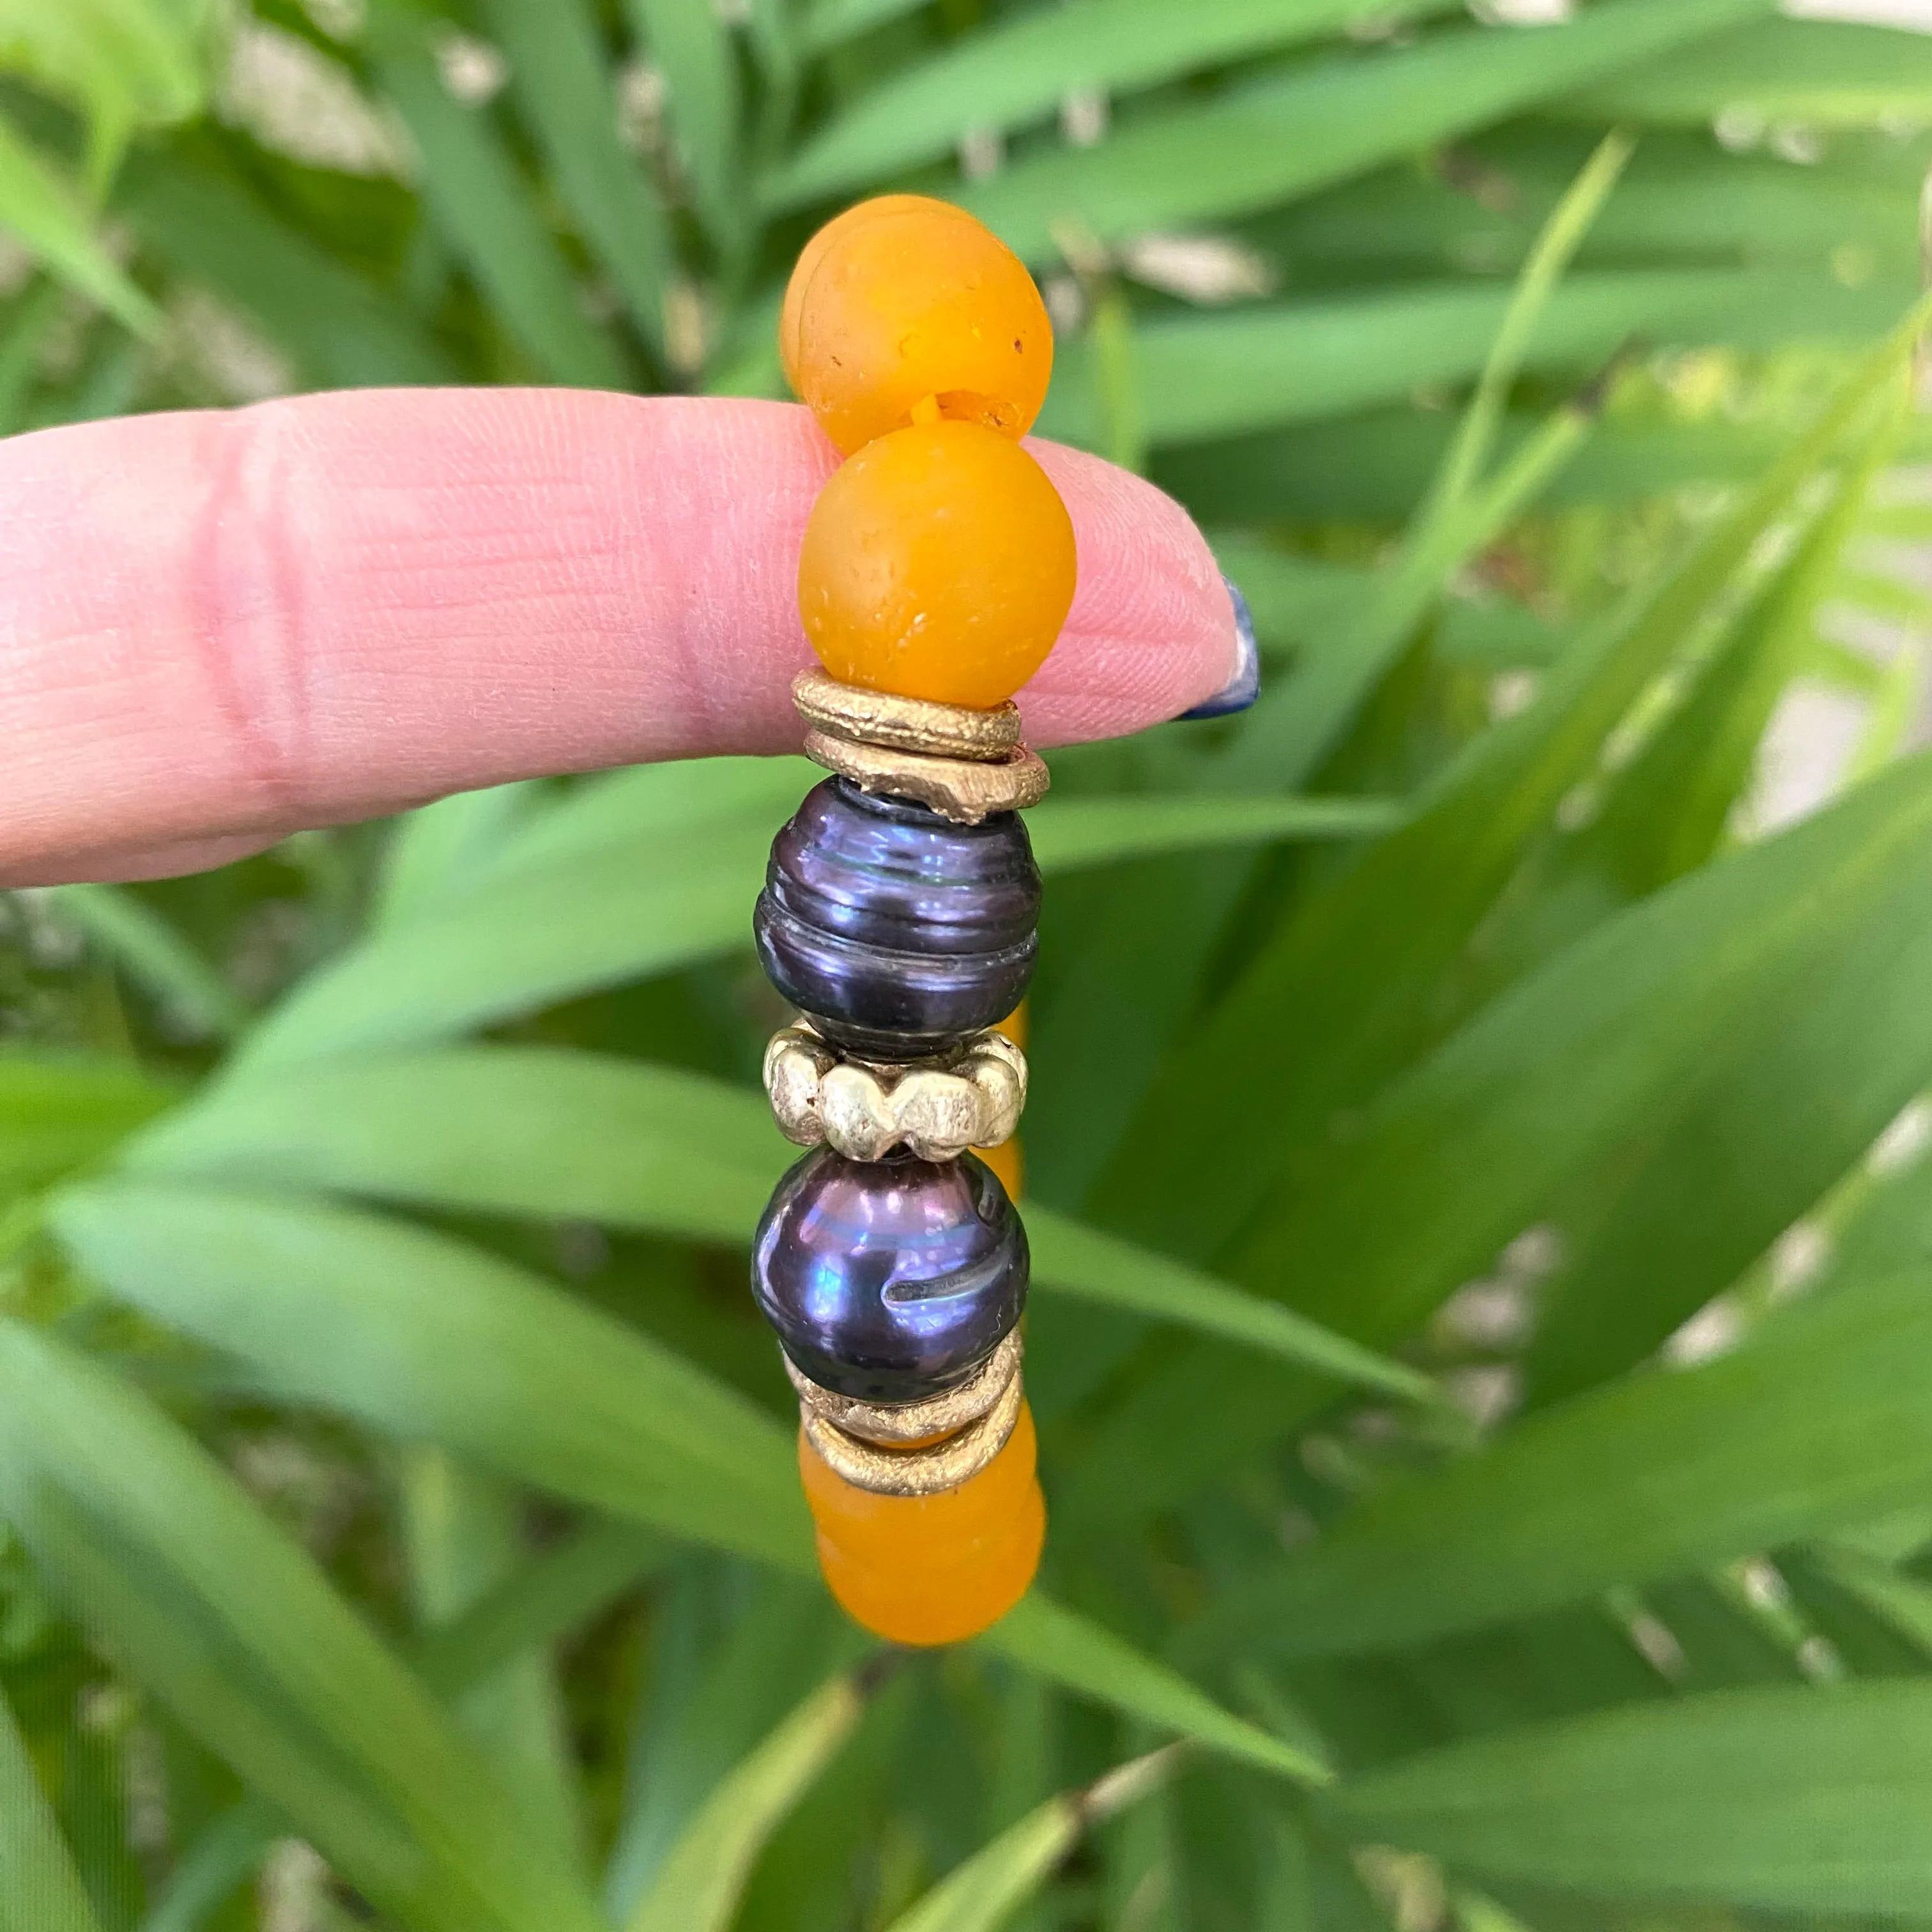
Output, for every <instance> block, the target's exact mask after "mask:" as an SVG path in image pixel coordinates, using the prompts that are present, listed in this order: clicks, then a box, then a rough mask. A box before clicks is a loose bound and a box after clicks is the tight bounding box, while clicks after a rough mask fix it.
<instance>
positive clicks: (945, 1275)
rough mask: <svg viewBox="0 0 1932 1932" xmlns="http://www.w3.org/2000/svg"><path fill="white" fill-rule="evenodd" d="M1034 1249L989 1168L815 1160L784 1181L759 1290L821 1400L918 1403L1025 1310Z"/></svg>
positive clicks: (960, 1374)
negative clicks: (824, 1394)
mask: <svg viewBox="0 0 1932 1932" xmlns="http://www.w3.org/2000/svg"><path fill="white" fill-rule="evenodd" d="M1026 1288H1027V1241H1026V1233H1025V1229H1022V1226H1020V1217H1019V1215H1018V1214H1016V1213H1015V1212H1014V1211H1013V1203H1012V1202H1010V1201H1009V1200H1008V1199H1007V1192H1006V1190H1005V1189H1004V1188H1003V1187H1001V1185H1000V1183H999V1181H998V1178H997V1177H996V1176H995V1175H994V1173H993V1172H992V1169H989V1167H988V1166H986V1163H984V1162H983V1161H980V1160H975V1159H974V1157H972V1156H971V1154H962V1156H961V1157H960V1158H959V1160H949V1161H929V1160H913V1158H912V1157H910V1156H909V1155H906V1156H900V1157H895V1158H892V1159H889V1160H882V1161H856V1160H847V1159H846V1158H845V1157H844V1155H843V1154H834V1153H833V1152H832V1150H831V1149H830V1148H819V1149H817V1151H815V1152H814V1153H811V1154H807V1155H806V1156H805V1158H804V1160H802V1161H800V1162H799V1163H798V1164H797V1166H795V1167H794V1168H793V1169H792V1170H791V1171H790V1173H788V1174H787V1175H786V1176H785V1178H784V1179H783V1180H782V1181H780V1182H779V1183H778V1188H777V1191H776V1192H775V1193H774V1194H773V1195H772V1199H771V1202H770V1205H769V1206H768V1207H767V1208H766V1210H765V1214H764V1219H763V1220H762V1221H760V1223H758V1232H757V1238H756V1240H755V1241H754V1244H753V1245H752V1249H751V1292H752V1293H753V1294H754V1295H755V1296H756V1297H757V1302H758V1306H759V1307H760V1308H761V1309H763V1311H764V1313H765V1316H766V1319H767V1320H769V1322H770V1323H771V1324H772V1327H773V1328H775V1329H776V1330H777V1331H778V1340H779V1341H780V1342H781V1343H782V1344H783V1345H784V1351H785V1353H786V1354H787V1355H789V1356H790V1358H791V1359H792V1360H793V1362H795V1363H796V1364H797V1365H798V1367H799V1368H800V1369H801V1370H803V1372H804V1373H805V1374H806V1375H808V1376H810V1377H811V1379H812V1380H813V1381H814V1382H817V1384H818V1385H819V1386H820V1388H829V1389H833V1390H835V1391H837V1392H838V1394H841V1395H847V1396H853V1397H857V1398H858V1399H859V1400H861V1401H865V1402H877V1403H900V1402H917V1401H919V1400H922V1398H923V1397H927V1396H929V1395H932V1394H937V1393H938V1391H940V1390H941V1389H944V1388H950V1387H951V1386H952V1385H953V1384H954V1383H955V1382H960V1381H962V1380H964V1379H965V1377H966V1376H968V1375H970V1374H971V1373H972V1371H973V1370H974V1369H975V1368H977V1367H978V1366H979V1365H980V1363H982V1362H983V1361H985V1360H986V1358H987V1357H988V1356H989V1355H991V1354H992V1352H993V1351H994V1350H995V1349H996V1348H998V1346H999V1345H1000V1343H1001V1342H1002V1341H1003V1340H1005V1338H1006V1336H1007V1331H1009V1330H1010V1328H1012V1327H1013V1324H1014V1323H1015V1322H1017V1321H1018V1320H1019V1316H1020V1310H1021V1307H1022V1304H1024V1303H1025V1299H1026Z"/></svg>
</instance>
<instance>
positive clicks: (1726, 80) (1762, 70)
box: [1565, 20, 1932, 127]
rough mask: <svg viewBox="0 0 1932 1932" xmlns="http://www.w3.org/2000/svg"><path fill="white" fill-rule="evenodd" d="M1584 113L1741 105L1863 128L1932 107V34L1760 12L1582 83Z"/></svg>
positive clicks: (1702, 120)
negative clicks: (1603, 79) (1605, 78)
mask: <svg viewBox="0 0 1932 1932" xmlns="http://www.w3.org/2000/svg"><path fill="white" fill-rule="evenodd" d="M1565 106H1566V107H1568V109H1569V110H1570V111H1571V112H1573V113H1577V114H1579V115H1584V116H1586V117H1587V118H1591V119H1596V118H1600V117H1601V118H1604V119H1607V120H1615V121H1670V122H1676V123H1679V124H1687V125H1689V126H1693V127H1705V126H1708V125H1709V124H1710V123H1711V122H1712V121H1715V120H1716V119H1717V118H1718V115H1721V114H1723V113H1725V112H1726V111H1727V110H1729V111H1730V112H1731V113H1733V114H1735V113H1738V112H1739V111H1740V110H1743V111H1746V112H1748V113H1751V114H1753V115H1757V116H1758V117H1760V125H1762V124H1763V123H1765V122H1768V121H1802V122H1805V123H1806V124H1809V125H1811V126H1814V127H1876V126H1879V125H1881V124H1883V123H1884V122H1885V121H1888V120H1889V119H1892V118H1917V119H1922V118H1924V116H1925V115H1927V114H1928V113H1932V41H1928V40H1927V38H1926V37H1925V36H1924V34H1919V33H1911V32H1906V31H1901V30H1900V29H1897V28H1890V27H1869V26H1858V25H1855V24H1854V23H1852V22H1849V21H1844V20H1766V21H1763V22H1761V23H1760V24H1759V25H1757V26H1752V27H1741V28H1738V29H1737V30H1736V31H1735V32H1733V33H1730V34H1725V35H1724V36H1723V37H1722V38H1721V39H1713V40H1709V41H1708V42H1706V43H1705V45H1703V46H1701V47H1700V48H1699V49H1697V58H1696V59H1695V60H1694V61H1675V60H1670V61H1666V60H1660V61H1658V62H1655V63H1654V64H1651V65H1646V66H1645V67H1643V68H1639V69H1637V71H1634V72H1631V73H1629V74H1623V75H1621V76H1619V77H1618V79H1616V80H1614V81H1611V82H1608V83H1605V84H1604V85H1603V86H1598V87H1592V88H1590V89H1588V90H1586V91H1585V92H1580V93H1579V94H1577V95H1575V96H1574V97H1573V98H1572V99H1571V101H1568V102H1567V103H1566V104H1565Z"/></svg>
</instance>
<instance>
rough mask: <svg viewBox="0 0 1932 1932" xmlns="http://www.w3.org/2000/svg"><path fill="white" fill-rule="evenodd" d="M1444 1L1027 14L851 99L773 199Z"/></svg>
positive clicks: (788, 202)
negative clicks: (1084, 93) (1101, 97)
mask: <svg viewBox="0 0 1932 1932" xmlns="http://www.w3.org/2000/svg"><path fill="white" fill-rule="evenodd" d="M1441 7H1442V0H1393V4H1385V5H1372V4H1370V0H1197V4H1196V5H1193V6H1190V7H1173V6H1170V5H1167V4H1166V0H1077V4H1075V5H1070V6H1067V7H1055V8H1054V9H1053V10H1051V11H1049V12H1046V13H1035V14H1032V15H1022V16H1021V17H1019V18H1017V19H1014V20H1007V21H1005V22H1003V23H1001V24H1000V25H998V26H994V27H991V28H986V29H983V31H980V32H979V33H977V34H972V35H971V36H969V37H967V38H965V39H964V40H962V41H961V42H960V43H959V44H958V45H956V46H953V47H951V48H949V49H947V51H946V52H944V53H941V54H939V55H935V57H934V58H932V59H931V60H929V61H927V62H925V63H924V64H923V65H921V66H919V67H916V68H913V69H912V70H911V71H910V72H907V73H904V74H898V75H895V77H893V78H892V80H889V81H887V82H886V83H884V84H883V86H880V87H877V88H875V89H873V91H872V92H871V93H870V94H868V95H866V96H865V98H864V99H863V100H862V101H860V102H859V104H858V105H857V106H856V107H853V108H851V109H850V110H847V113H844V115H841V117H840V118H838V120H836V121H834V122H833V123H832V125H831V126H830V127H827V128H826V129H825V130H823V133H820V134H818V135H817V136H814V138H813V139H811V140H810V141H808V142H807V143H806V144H805V146H804V147H803V148H802V149H800V150H799V152H798V153H797V154H795V155H793V157H792V158H791V159H790V160H789V161H788V162H787V163H785V165H784V166H783V167H782V168H781V169H779V170H778V172H777V173H776V174H775V175H773V176H772V178H770V179H769V180H768V181H766V182H765V183H764V184H763V186H762V189H761V192H760V199H761V200H762V201H763V202H764V204H765V205H766V206H767V207H768V208H793V207H796V206H797V205H799V204H800V203H801V202H809V201H817V200H820V199H823V198H824V197H825V196H828V195H831V194H834V193H838V191H840V190H843V189H850V188H853V187H858V186H859V185H860V184H863V183H865V182H868V181H871V180H873V179H874V178H876V177H877V175H881V174H883V173H885V172H887V171H889V170H890V169H899V168H903V167H904V166H907V164H908V163H913V162H916V161H924V160H933V159H935V158H936V157H938V156H941V155H943V154H946V153H947V152H948V151H950V149H951V148H952V147H953V145H954V143H955V142H957V141H959V140H960V139H962V137H963V136H965V135H967V134H969V133H973V132H974V131H975V130H995V131H998V130H1004V129H1005V128H1008V127H1016V126H1019V124H1022V123H1023V122H1025V121H1031V120H1035V119H1037V118H1040V116H1042V115H1046V114H1050V113H1052V111H1053V110H1054V109H1055V107H1058V105H1059V104H1060V102H1061V100H1062V98H1064V96H1066V95H1068V94H1070V93H1072V92H1075V91H1076V90H1078V89H1091V90H1094V91H1097V92H1104V93H1109V94H1112V93H1118V92H1123V91H1124V90H1125V89H1130V88H1134V87H1145V86H1148V85H1150V84H1151V83H1154V82H1157V81H1161V80H1169V79H1171V78H1172V77H1176V76H1178V75H1181V74H1186V73H1188V72H1190V71H1193V70H1196V69H1199V68H1205V67H1211V66H1214V65H1218V64H1219V63H1220V62H1225V61H1230V60H1235V59H1238V58H1240V56H1241V55H1244V54H1249V53H1253V52H1258V51H1259V50H1260V49H1262V48H1264V47H1270V46H1288V45H1291V44H1292V43H1295V42H1296V41H1298V40H1312V39H1313V38H1314V37H1316V36H1317V35H1319V34H1324V33H1326V32H1328V31H1331V30H1333V29H1334V28H1337V27H1340V26H1345V25H1346V23H1349V21H1350V20H1356V19H1360V18H1361V17H1364V16H1365V15H1367V14H1368V13H1371V12H1373V13H1375V14H1376V17H1377V18H1378V19H1379V20H1389V19H1397V20H1400V19H1402V18H1403V17H1415V15H1418V14H1422V13H1433V12H1436V11H1439V10H1441Z"/></svg>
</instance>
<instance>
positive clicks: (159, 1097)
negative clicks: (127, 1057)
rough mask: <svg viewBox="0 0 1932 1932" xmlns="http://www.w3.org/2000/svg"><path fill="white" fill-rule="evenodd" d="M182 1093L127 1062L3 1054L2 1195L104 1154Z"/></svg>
mask: <svg viewBox="0 0 1932 1932" xmlns="http://www.w3.org/2000/svg"><path fill="white" fill-rule="evenodd" d="M174 1102H175V1094H173V1092H172V1091H171V1090H170V1089H169V1088H166V1087H164V1086H163V1085H160V1082H157V1081H155V1080H154V1079H150V1078H149V1076H147V1075H146V1074H145V1073H142V1072H141V1071H140V1070H139V1068H138V1067H135V1066H133V1064H131V1063H130V1062H128V1061H121V1060H109V1059H106V1058H93V1057H92V1056H86V1055H79V1054H75V1055H59V1054H33V1055H29V1054H25V1053H0V1200H4V1199H7V1198H9V1197H10V1196H15V1195H20V1194H26V1193H31V1192H32V1191H33V1190H34V1189H36V1188H40V1187H45V1186H46V1184H48V1183H49V1181H57V1180H58V1179H59V1178H60V1177H61V1176H62V1175H64V1174H68V1173H71V1172H73V1171H74V1169H76V1168H80V1167H86V1166H89V1165H90V1164H91V1163H93V1162H95V1161H96V1160H99V1159H101V1157H102V1156H103V1155H104V1154H107V1153H109V1152H110V1151H112V1150H113V1148H115V1147H117V1146H118V1145H119V1144H120V1143H121V1142H122V1141H124V1140H125V1139H127V1136H129V1135H130V1134H132V1133H133V1132H134V1130H136V1128H137V1127H141V1126H142V1125H144V1124H145V1123H146V1122H148V1121H151V1120H152V1119H153V1118H154V1116H155V1115H157V1114H159V1113H161V1112H165V1111H166V1109H167V1108H169V1106H172V1105H173V1104H174Z"/></svg>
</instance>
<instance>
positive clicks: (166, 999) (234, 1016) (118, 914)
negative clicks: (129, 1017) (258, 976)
mask: <svg viewBox="0 0 1932 1932" xmlns="http://www.w3.org/2000/svg"><path fill="white" fill-rule="evenodd" d="M48 896H49V898H50V899H51V900H52V903H53V904H55V906H57V907H58V908H59V909H60V910H61V911H62V913H65V915H66V916H68V918H69V919H71V920H73V922H74V924H75V925H76V926H79V927H80V929H81V931H82V932H83V933H84V934H85V935H86V937H87V938H88V939H89V941H91V942H92V944H94V945H95V946H96V947H98V948H99V949H100V950H101V952H102V953H104V954H105V955H106V956H107V958H108V959H110V960H112V961H113V963H114V964H115V965H117V966H118V967H119V968H121V971H123V972H124V973H125V974H127V977H128V978H129V979H130V980H132V981H133V983H134V984H135V985H136V986H139V988H140V989H141V990H142V992H145V993H146V994H148V995H150V996H151V998H154V999H156V1000H157V1001H160V1004H161V1005H162V1007H163V1009H164V1010H166V1012H167V1013H169V1016H171V1017H172V1018H174V1019H177V1020H179V1021H184V1022H186V1023H187V1025H189V1026H190V1027H191V1028H193V1030H194V1031H195V1032H196V1033H197V1034H204V1035H205V1034H215V1035H217V1036H220V1037H226V1036H227V1035H229V1034H233V1033H236V1032H237V1031H239V1030H240V1028H241V1027H242V1024H243V1022H245V1020H246V1019H247V1017H248V1010H247V1009H246V1008H245V1007H244V1006H243V1005H242V1002H241V1001H240V1000H239V999H238V998H236V995H235V994H234V993H233V991H232V990H231V989H229V986H228V985H227V983H226V981H224V980H223V979H222V978H221V977H220V974H217V972H216V971H215V970H214V968H213V967H211V965H208V962H207V961H206V960H205V959H202V956H201V955H200V954H199V953H197V952H196V950H194V948H193V947H192V946H190V944H188V943H187V941H186V940H185V939H184V938H182V937H181V935H180V934H179V933H178V932H176V931H175V929H174V928H173V927H172V926H170V925H169V923H168V922H167V921H166V919H163V917H162V916H161V915H160V913H157V911H155V910H154V908H153V907H151V906H150V905H149V904H148V903H147V902H146V901H145V900H144V899H142V898H137V897H136V895H134V894H133V892H130V891H128V890H127V889H126V888H125V887H124V886H52V887H50V888H49V892H48Z"/></svg>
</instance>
